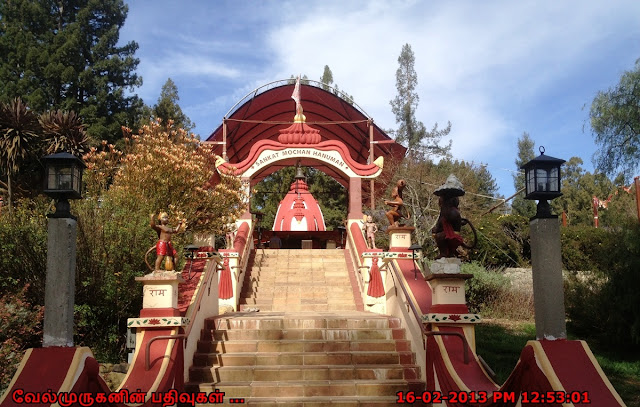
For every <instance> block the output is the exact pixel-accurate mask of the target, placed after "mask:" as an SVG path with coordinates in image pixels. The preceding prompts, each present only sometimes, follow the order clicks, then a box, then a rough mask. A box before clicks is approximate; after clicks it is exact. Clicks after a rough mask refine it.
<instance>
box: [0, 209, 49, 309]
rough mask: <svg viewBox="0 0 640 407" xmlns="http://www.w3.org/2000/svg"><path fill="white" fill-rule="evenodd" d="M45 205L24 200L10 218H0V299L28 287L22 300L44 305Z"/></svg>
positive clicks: (2, 214) (8, 216) (46, 210)
mask: <svg viewBox="0 0 640 407" xmlns="http://www.w3.org/2000/svg"><path fill="white" fill-rule="evenodd" d="M49 203H50V201H49V200H47V199H45V198H44V197H40V198H38V199H37V200H34V201H30V200H26V199H25V200H21V201H19V202H17V205H16V206H15V207H14V208H13V214H10V213H9V212H8V211H7V210H3V212H2V213H1V214H0V270H2V278H1V279H0V297H1V296H3V295H5V294H9V295H15V293H17V292H18V291H20V290H21V289H22V288H23V287H24V286H25V285H29V289H28V290H27V292H26V293H25V298H26V300H27V301H28V302H29V303H33V304H41V305H42V304H44V285H45V276H46V269H47V218H46V214H47V213H48V207H49Z"/></svg>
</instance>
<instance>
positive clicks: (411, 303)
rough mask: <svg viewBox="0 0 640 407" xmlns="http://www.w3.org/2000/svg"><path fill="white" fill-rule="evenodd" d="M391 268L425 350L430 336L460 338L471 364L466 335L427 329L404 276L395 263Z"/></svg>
mask: <svg viewBox="0 0 640 407" xmlns="http://www.w3.org/2000/svg"><path fill="white" fill-rule="evenodd" d="M388 264H389V266H388V267H389V268H390V269H391V271H392V273H393V275H395V278H394V282H395V284H396V285H399V286H400V288H401V289H402V292H403V293H404V298H405V301H406V304H407V306H408V308H409V309H411V311H412V313H413V316H414V318H415V321H416V323H417V324H418V326H419V328H420V331H421V332H422V343H423V346H424V349H427V338H428V337H429V336H456V337H458V338H460V339H461V340H462V350H463V355H464V363H465V364H468V363H469V346H468V342H467V338H465V337H464V335H462V334H461V333H459V332H447V331H432V330H429V329H428V328H427V324H425V323H424V322H422V317H421V313H420V312H418V305H417V304H416V303H415V301H414V300H413V297H412V296H411V295H409V289H408V287H407V285H406V283H405V281H404V278H402V276H400V272H399V271H398V269H397V265H396V262H395V261H390V262H389V263H388Z"/></svg>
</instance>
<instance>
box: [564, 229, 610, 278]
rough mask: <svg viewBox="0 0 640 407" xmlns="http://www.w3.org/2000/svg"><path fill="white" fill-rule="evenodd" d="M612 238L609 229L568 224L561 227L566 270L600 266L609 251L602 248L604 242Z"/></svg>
mask: <svg viewBox="0 0 640 407" xmlns="http://www.w3.org/2000/svg"><path fill="white" fill-rule="evenodd" d="M610 238H611V232H610V231H609V230H607V229H602V228H599V229H596V228H594V227H592V226H568V227H563V228H560V242H561V243H560V244H561V246H562V266H563V267H564V269H565V270H571V271H586V270H595V269H598V268H600V265H601V264H602V263H603V262H606V258H603V257H602V256H605V257H606V256H608V253H606V252H605V251H603V250H602V247H603V244H604V245H605V247H606V245H607V240H608V239H610Z"/></svg>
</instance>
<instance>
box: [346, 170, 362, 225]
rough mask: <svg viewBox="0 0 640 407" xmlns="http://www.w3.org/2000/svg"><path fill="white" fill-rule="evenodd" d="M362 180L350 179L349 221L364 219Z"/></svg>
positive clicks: (358, 178)
mask: <svg viewBox="0 0 640 407" xmlns="http://www.w3.org/2000/svg"><path fill="white" fill-rule="evenodd" d="M362 216H363V214H362V178H360V177H349V213H348V215H347V217H348V218H349V219H362Z"/></svg>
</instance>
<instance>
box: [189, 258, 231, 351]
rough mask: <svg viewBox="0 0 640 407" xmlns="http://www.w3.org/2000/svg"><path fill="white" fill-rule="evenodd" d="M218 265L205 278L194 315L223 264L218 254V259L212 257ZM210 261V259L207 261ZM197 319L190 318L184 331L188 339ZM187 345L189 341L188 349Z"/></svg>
mask: <svg viewBox="0 0 640 407" xmlns="http://www.w3.org/2000/svg"><path fill="white" fill-rule="evenodd" d="M211 258H212V259H213V260H214V261H215V262H216V264H215V265H212V267H210V269H211V273H207V276H206V277H205V278H206V280H205V282H204V284H203V285H202V287H200V289H199V290H198V294H197V297H196V300H195V301H194V302H193V304H194V305H195V306H194V310H195V311H194V313H195V312H198V309H199V308H200V302H201V301H202V297H204V290H205V288H207V287H209V288H211V280H212V279H213V276H214V275H215V274H217V273H216V272H217V271H218V266H219V265H220V264H221V263H222V258H221V257H220V255H219V254H218V256H217V257H211ZM193 260H194V259H191V261H193ZM206 260H209V259H206ZM203 272H206V270H203ZM195 321H196V319H195V318H193V315H192V316H191V318H189V323H188V324H187V326H186V327H185V329H184V334H185V336H186V338H188V337H189V334H190V333H191V328H192V327H193V324H194V323H195ZM186 345H187V341H186V340H185V341H184V346H185V347H186Z"/></svg>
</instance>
